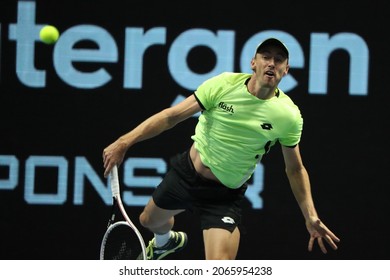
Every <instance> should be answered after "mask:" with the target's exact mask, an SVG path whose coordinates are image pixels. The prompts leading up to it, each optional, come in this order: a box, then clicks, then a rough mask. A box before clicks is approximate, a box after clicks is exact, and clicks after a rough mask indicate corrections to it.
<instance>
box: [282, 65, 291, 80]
mask: <svg viewBox="0 0 390 280" xmlns="http://www.w3.org/2000/svg"><path fill="white" fill-rule="evenodd" d="M288 70H290V65H289V64H287V66H286V70H284V72H283V77H284V76H286V75H287V74H288Z"/></svg>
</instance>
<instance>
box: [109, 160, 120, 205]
mask: <svg viewBox="0 0 390 280" xmlns="http://www.w3.org/2000/svg"><path fill="white" fill-rule="evenodd" d="M110 184H111V193H112V196H113V197H116V196H118V195H119V178H118V167H117V166H116V165H114V167H113V168H112V170H111V172H110Z"/></svg>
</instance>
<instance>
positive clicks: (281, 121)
mask: <svg viewBox="0 0 390 280" xmlns="http://www.w3.org/2000/svg"><path fill="white" fill-rule="evenodd" d="M250 77H251V74H246V73H230V72H225V73H222V74H220V75H218V76H215V77H213V78H211V79H208V80H206V81H205V82H204V83H202V84H201V85H200V86H199V87H198V88H197V90H196V91H195V93H194V94H195V97H196V99H197V100H198V102H199V104H200V106H201V107H202V109H203V111H202V114H201V115H200V116H199V122H198V124H197V126H196V128H195V134H194V135H193V136H192V137H191V138H192V139H193V140H194V142H195V148H196V149H197V150H198V152H199V154H200V158H201V160H202V162H203V164H204V165H206V166H207V167H209V168H210V169H211V171H212V172H213V173H214V175H215V176H216V177H217V178H218V179H219V180H220V181H221V183H222V184H224V185H225V186H227V187H229V188H238V187H240V186H241V185H242V184H244V183H245V182H246V181H247V180H248V179H249V178H250V177H251V176H252V174H253V172H254V170H255V168H256V165H257V164H258V163H259V162H260V160H261V158H262V156H263V155H264V154H265V153H267V152H268V151H269V149H270V148H271V147H272V146H273V145H274V144H275V143H276V142H277V141H278V142H280V144H282V145H284V146H295V145H297V144H298V143H299V141H300V138H301V133H302V127H303V119H302V116H301V113H300V110H299V108H298V107H297V106H296V105H295V104H294V103H293V101H292V100H291V99H290V97H288V96H287V95H286V94H285V93H284V92H282V91H281V90H280V89H277V90H276V91H277V94H276V96H274V97H273V98H271V99H266V100H263V99H259V98H257V97H255V96H253V95H252V94H250V93H249V92H248V89H247V87H246V81H247V80H248V79H249V78H250Z"/></svg>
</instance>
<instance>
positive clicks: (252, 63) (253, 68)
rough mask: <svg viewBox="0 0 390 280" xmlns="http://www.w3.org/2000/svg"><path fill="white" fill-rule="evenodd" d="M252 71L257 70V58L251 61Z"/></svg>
mask: <svg viewBox="0 0 390 280" xmlns="http://www.w3.org/2000/svg"><path fill="white" fill-rule="evenodd" d="M251 69H252V70H255V69H256V65H255V58H254V57H252V59H251Z"/></svg>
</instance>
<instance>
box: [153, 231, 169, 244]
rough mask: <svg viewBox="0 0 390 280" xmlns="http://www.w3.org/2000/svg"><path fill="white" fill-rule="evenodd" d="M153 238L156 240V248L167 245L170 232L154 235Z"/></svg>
mask: <svg viewBox="0 0 390 280" xmlns="http://www.w3.org/2000/svg"><path fill="white" fill-rule="evenodd" d="M154 237H155V238H156V239H155V241H156V247H162V246H164V245H165V244H167V242H168V240H169V238H170V237H171V231H168V232H167V233H164V234H154Z"/></svg>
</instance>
